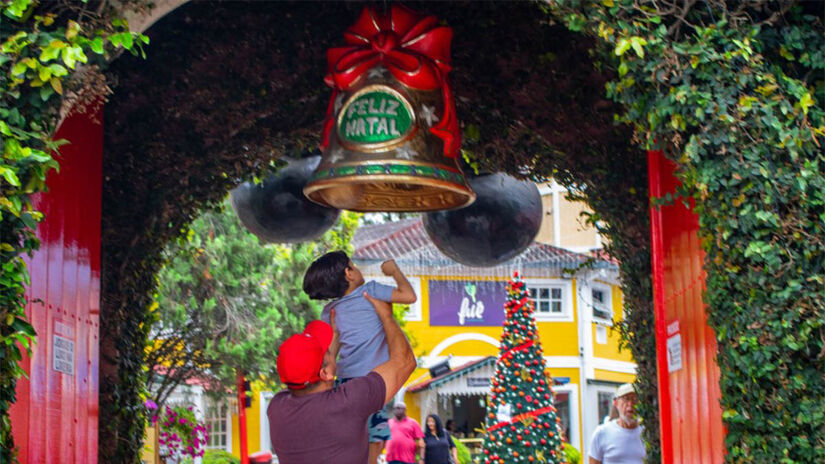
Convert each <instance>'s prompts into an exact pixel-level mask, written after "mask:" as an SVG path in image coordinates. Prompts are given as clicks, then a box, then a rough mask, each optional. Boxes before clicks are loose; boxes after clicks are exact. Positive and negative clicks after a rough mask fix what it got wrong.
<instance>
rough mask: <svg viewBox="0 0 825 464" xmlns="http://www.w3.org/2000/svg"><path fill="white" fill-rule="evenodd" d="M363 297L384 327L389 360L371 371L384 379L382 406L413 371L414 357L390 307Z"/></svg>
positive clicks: (365, 295)
mask: <svg viewBox="0 0 825 464" xmlns="http://www.w3.org/2000/svg"><path fill="white" fill-rule="evenodd" d="M364 297H365V298H366V299H367V301H369V302H370V303H372V306H373V307H374V308H375V313H376V314H378V319H380V320H381V325H383V326H384V333H385V334H386V335H387V348H388V349H389V352H390V359H389V360H388V361H387V362H385V363H383V364H381V365H379V366H377V367H376V368H375V369H373V370H372V372H375V373H377V374H378V375H380V376H381V378H382V379H384V386H385V388H386V391H387V394H386V398H384V404H386V403H388V402H389V401H390V399H392V397H393V396H395V394H396V393H398V390H400V389H401V386H402V385H404V382H406V381H407V379H408V378H409V377H410V374H412V373H413V371H414V370H415V366H416V362H415V355H413V351H412V348H411V347H410V342H408V341H407V337H405V336H404V332H402V331H401V327H399V326H398V322H396V320H395V318H394V317H392V305H391V304H390V303H387V302H386V301H381V300H376V299H375V298H373V297H371V296H369V295H368V294H367V293H366V292H364Z"/></svg>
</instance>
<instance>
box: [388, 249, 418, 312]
mask: <svg viewBox="0 0 825 464" xmlns="http://www.w3.org/2000/svg"><path fill="white" fill-rule="evenodd" d="M381 272H383V273H384V274H385V275H388V276H390V277H392V278H393V279H394V280H395V285H396V287H397V288H396V289H395V290H393V291H392V296H391V297H390V302H392V303H401V304H413V303H415V300H417V299H418V298H417V297H416V296H415V290H413V288H412V285H410V281H409V280H407V277H406V276H404V273H403V272H401V269H400V268H399V267H398V264H395V260H394V259H388V260H386V261H384V262H383V263H381Z"/></svg>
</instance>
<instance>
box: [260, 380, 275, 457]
mask: <svg viewBox="0 0 825 464" xmlns="http://www.w3.org/2000/svg"><path fill="white" fill-rule="evenodd" d="M273 396H275V393H273V392H271V391H262V392H260V393H259V394H258V399H259V400H260V401H259V403H258V404H259V405H260V410H259V411H258V413H259V415H260V418H261V424H260V425H261V449H262V450H264V451H272V452H273V453H274V451H273V450H272V441H271V438H270V436H269V416H267V414H266V410H267V409H268V408H269V402H270V401H271V400H272V397H273Z"/></svg>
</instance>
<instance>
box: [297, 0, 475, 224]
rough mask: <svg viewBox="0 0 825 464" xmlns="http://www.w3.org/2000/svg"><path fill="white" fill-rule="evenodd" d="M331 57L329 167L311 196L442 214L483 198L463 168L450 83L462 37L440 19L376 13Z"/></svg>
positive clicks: (360, 206) (337, 203)
mask: <svg viewBox="0 0 825 464" xmlns="http://www.w3.org/2000/svg"><path fill="white" fill-rule="evenodd" d="M344 38H345V41H346V43H347V45H346V46H344V47H338V48H332V49H330V50H328V52H327V64H328V72H327V75H326V77H325V82H326V83H327V85H329V86H331V87H332V88H333V92H332V98H331V99H330V103H329V108H328V110H327V118H326V121H325V124H324V132H323V134H322V140H321V149H322V150H323V159H322V161H321V165H320V166H319V167H318V169H317V170H316V171H315V173H314V174H313V176H312V179H311V180H310V181H309V183H307V186H306V187H305V188H304V194H306V196H307V197H308V198H309V199H310V200H312V201H314V202H316V203H319V204H322V205H327V206H332V207H335V208H341V209H348V210H352V211H435V210H442V209H451V208H458V207H462V206H466V205H469V204H470V203H472V202H473V200H474V199H475V194H474V193H473V191H472V190H471V189H470V187H469V186H468V184H467V180H466V178H465V177H464V174H463V173H462V172H461V169H460V168H459V165H458V156H459V148H460V146H461V134H460V132H459V127H458V119H456V113H455V101H454V99H453V95H452V92H451V90H450V86H449V83H448V81H447V74H448V72H449V71H450V64H449V63H450V42H451V40H452V30H451V29H450V28H448V27H443V26H438V18H436V17H435V16H421V15H418V14H417V13H415V12H413V11H412V10H410V9H408V8H406V7H403V6H399V5H393V6H392V7H391V9H390V11H389V13H386V14H382V13H379V12H378V11H376V9H375V8H373V7H367V8H365V9H364V10H363V12H362V13H361V16H360V18H359V19H358V21H357V22H356V23H355V24H354V25H353V26H352V27H350V28H349V29H347V31H346V32H345V33H344Z"/></svg>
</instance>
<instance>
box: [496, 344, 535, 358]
mask: <svg viewBox="0 0 825 464" xmlns="http://www.w3.org/2000/svg"><path fill="white" fill-rule="evenodd" d="M531 346H533V340H529V341H527V342H526V343H522V344H521V345H519V346H516V347H513V348H510V349H509V350H507V351H505V352H504V353H501V356H499V358H498V361H496V363H499V362H501V361H503V360H505V359H507V358H509V357H510V356H512V355H513V353H514V352H516V351H524V350H526V349H527V348H530V347H531Z"/></svg>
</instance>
